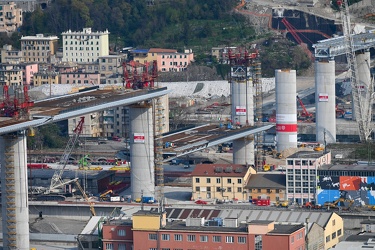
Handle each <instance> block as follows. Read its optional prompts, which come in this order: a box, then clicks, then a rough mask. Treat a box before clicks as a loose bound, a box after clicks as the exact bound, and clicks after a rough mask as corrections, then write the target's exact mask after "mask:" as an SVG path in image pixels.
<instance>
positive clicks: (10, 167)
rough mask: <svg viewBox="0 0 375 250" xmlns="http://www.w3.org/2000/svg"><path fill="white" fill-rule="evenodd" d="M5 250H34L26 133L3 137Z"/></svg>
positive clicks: (0, 159)
mask: <svg viewBox="0 0 375 250" xmlns="http://www.w3.org/2000/svg"><path fill="white" fill-rule="evenodd" d="M0 154H1V156H0V163H1V190H2V194H1V204H2V221H3V248H4V249H16V250H30V242H29V202H28V183H27V147H26V135H25V131H20V132H18V133H13V134H7V135H2V136H0Z"/></svg>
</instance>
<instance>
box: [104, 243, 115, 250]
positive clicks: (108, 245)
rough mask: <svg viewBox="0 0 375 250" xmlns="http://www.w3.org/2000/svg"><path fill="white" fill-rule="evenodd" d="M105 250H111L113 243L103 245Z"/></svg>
mask: <svg viewBox="0 0 375 250" xmlns="http://www.w3.org/2000/svg"><path fill="white" fill-rule="evenodd" d="M105 249H108V250H112V249H114V248H113V243H105Z"/></svg>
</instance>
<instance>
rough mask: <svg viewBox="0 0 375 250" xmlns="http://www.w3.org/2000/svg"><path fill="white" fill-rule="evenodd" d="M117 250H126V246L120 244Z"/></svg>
mask: <svg viewBox="0 0 375 250" xmlns="http://www.w3.org/2000/svg"><path fill="white" fill-rule="evenodd" d="M117 250H126V245H125V244H124V243H119V244H118V248H117Z"/></svg>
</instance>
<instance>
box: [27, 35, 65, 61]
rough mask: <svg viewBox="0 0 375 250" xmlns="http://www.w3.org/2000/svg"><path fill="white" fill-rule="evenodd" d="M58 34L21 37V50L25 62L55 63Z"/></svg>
mask: <svg viewBox="0 0 375 250" xmlns="http://www.w3.org/2000/svg"><path fill="white" fill-rule="evenodd" d="M58 40H59V38H58V37H57V36H44V35H43V34H37V35H36V36H23V37H21V51H22V55H23V58H24V61H25V62H38V63H42V64H43V63H44V64H48V63H54V62H55V55H56V51H57V41H58Z"/></svg>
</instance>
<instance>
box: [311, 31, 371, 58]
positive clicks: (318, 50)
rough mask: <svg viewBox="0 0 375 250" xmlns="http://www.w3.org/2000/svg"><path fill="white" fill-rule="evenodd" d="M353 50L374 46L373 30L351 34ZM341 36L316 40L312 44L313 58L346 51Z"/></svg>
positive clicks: (327, 56) (335, 54)
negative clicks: (316, 41)
mask: <svg viewBox="0 0 375 250" xmlns="http://www.w3.org/2000/svg"><path fill="white" fill-rule="evenodd" d="M351 36H352V39H353V44H354V47H353V48H352V49H353V50H354V51H358V50H365V49H370V48H373V47H375V30H371V31H368V32H366V33H360V34H353V35H351ZM344 39H345V38H344V37H343V36H339V37H334V38H330V39H325V40H321V41H318V43H316V44H313V45H312V47H313V48H314V49H315V54H314V55H315V58H334V57H336V56H339V55H344V54H345V53H346V49H345V48H346V47H345V46H346V43H345V40H344Z"/></svg>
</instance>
